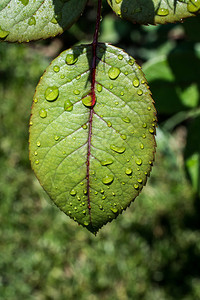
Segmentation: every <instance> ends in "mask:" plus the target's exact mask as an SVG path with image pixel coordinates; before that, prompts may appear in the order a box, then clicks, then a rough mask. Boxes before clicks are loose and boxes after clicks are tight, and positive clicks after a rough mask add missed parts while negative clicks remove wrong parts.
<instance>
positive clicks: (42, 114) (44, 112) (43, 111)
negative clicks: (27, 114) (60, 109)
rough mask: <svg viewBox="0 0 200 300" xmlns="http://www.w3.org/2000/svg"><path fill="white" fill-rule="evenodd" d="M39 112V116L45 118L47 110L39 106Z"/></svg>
mask: <svg viewBox="0 0 200 300" xmlns="http://www.w3.org/2000/svg"><path fill="white" fill-rule="evenodd" d="M39 114H40V117H41V118H46V116H47V111H46V110H45V109H44V108H41V109H40V112H39Z"/></svg>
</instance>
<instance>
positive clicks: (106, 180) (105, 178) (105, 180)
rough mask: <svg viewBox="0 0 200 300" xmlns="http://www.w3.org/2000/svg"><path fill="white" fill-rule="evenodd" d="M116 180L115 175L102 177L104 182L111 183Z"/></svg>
mask: <svg viewBox="0 0 200 300" xmlns="http://www.w3.org/2000/svg"><path fill="white" fill-rule="evenodd" d="M113 180H114V176H113V175H107V176H105V177H104V178H103V179H102V182H103V183H104V184H111V183H112V182H113Z"/></svg>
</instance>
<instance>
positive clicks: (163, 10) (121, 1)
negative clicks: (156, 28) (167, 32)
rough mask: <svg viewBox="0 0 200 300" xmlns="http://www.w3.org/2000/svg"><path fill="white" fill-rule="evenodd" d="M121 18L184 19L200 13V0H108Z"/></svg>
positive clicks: (149, 20)
mask: <svg viewBox="0 0 200 300" xmlns="http://www.w3.org/2000/svg"><path fill="white" fill-rule="evenodd" d="M107 1H108V3H109V5H110V6H111V7H112V9H113V10H114V12H115V13H116V14H117V15H118V16H119V17H121V18H123V19H125V20H129V21H131V22H133V23H140V24H165V23H174V22H177V21H182V19H184V18H188V17H191V16H194V15H196V14H199V13H200V0H137V1H132V0H107Z"/></svg>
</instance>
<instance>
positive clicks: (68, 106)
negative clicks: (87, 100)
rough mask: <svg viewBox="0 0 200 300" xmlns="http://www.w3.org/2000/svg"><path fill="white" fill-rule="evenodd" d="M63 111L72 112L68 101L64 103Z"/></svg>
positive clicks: (71, 105)
mask: <svg viewBox="0 0 200 300" xmlns="http://www.w3.org/2000/svg"><path fill="white" fill-rule="evenodd" d="M64 110H65V111H72V110H73V104H72V102H71V101H70V100H66V101H65V103H64Z"/></svg>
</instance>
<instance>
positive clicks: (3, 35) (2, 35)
mask: <svg viewBox="0 0 200 300" xmlns="http://www.w3.org/2000/svg"><path fill="white" fill-rule="evenodd" d="M9 33H10V31H6V30H3V29H2V28H1V26H0V39H5V38H6V37H7V36H8V35H9Z"/></svg>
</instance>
